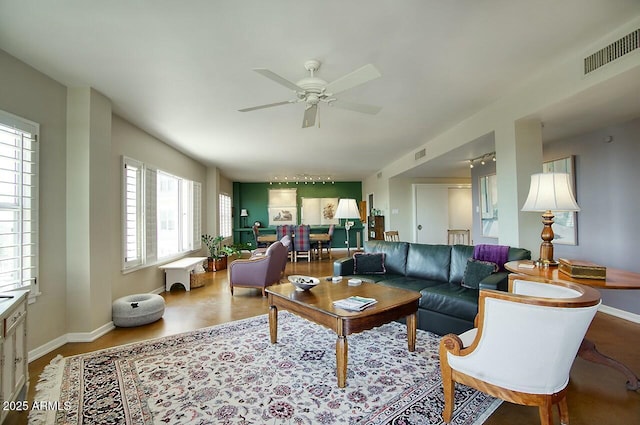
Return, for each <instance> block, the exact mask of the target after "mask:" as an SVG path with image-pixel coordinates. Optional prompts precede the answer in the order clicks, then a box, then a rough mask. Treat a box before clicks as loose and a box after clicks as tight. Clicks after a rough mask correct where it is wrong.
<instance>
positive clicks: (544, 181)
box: [522, 173, 580, 267]
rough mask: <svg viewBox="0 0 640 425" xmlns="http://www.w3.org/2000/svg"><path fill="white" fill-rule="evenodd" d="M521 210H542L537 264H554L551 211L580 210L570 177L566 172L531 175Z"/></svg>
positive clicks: (555, 263)
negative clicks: (540, 239) (540, 241)
mask: <svg viewBox="0 0 640 425" xmlns="http://www.w3.org/2000/svg"><path fill="white" fill-rule="evenodd" d="M522 211H539V212H542V213H543V214H542V224H544V227H543V228H542V234H541V235H540V236H541V237H542V244H540V259H539V260H538V262H537V263H538V265H539V266H546V267H548V266H556V265H558V263H557V262H556V260H554V259H553V243H551V241H552V240H553V237H554V234H553V229H552V228H551V225H552V224H553V217H554V215H553V213H552V212H551V211H580V207H579V206H578V204H577V202H576V199H575V197H574V196H573V189H572V184H571V178H570V176H569V174H567V173H538V174H533V175H531V187H530V188H529V196H527V200H526V201H525V203H524V206H523V207H522Z"/></svg>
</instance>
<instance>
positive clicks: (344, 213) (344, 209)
mask: <svg viewBox="0 0 640 425" xmlns="http://www.w3.org/2000/svg"><path fill="white" fill-rule="evenodd" d="M334 217H335V218H338V219H340V218H344V219H345V220H346V221H345V222H344V230H345V232H346V233H347V255H349V256H350V255H351V244H350V243H349V230H351V227H353V221H349V219H356V218H360V211H359V210H358V204H357V203H356V200H355V199H340V202H338V208H337V209H336V213H335V215H334Z"/></svg>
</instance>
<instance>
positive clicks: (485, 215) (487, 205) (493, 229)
mask: <svg viewBox="0 0 640 425" xmlns="http://www.w3.org/2000/svg"><path fill="white" fill-rule="evenodd" d="M480 213H481V215H480V220H481V225H482V236H486V237H488V238H497V237H498V180H497V177H496V175H495V174H488V175H486V176H480Z"/></svg>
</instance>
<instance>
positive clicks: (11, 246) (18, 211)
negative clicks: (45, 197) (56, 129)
mask: <svg viewBox="0 0 640 425" xmlns="http://www.w3.org/2000/svg"><path fill="white" fill-rule="evenodd" d="M38 132H39V125H38V124H36V123H33V122H30V121H27V120H24V119H22V118H19V117H16V116H15V115H12V114H9V113H7V112H3V111H0V291H8V290H12V289H17V288H28V289H33V288H34V286H35V284H36V283H37V276H38V159H39V158H38Z"/></svg>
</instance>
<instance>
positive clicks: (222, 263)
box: [202, 235, 237, 272]
mask: <svg viewBox="0 0 640 425" xmlns="http://www.w3.org/2000/svg"><path fill="white" fill-rule="evenodd" d="M223 240H224V237H223V236H216V237H213V236H211V235H202V243H204V244H205V245H206V246H207V248H208V249H209V262H208V263H209V265H208V267H207V268H208V270H209V271H210V272H215V271H218V270H224V269H226V268H227V257H228V256H229V255H233V254H235V253H236V252H237V250H235V249H234V248H231V247H229V246H223V245H222V241H223Z"/></svg>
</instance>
